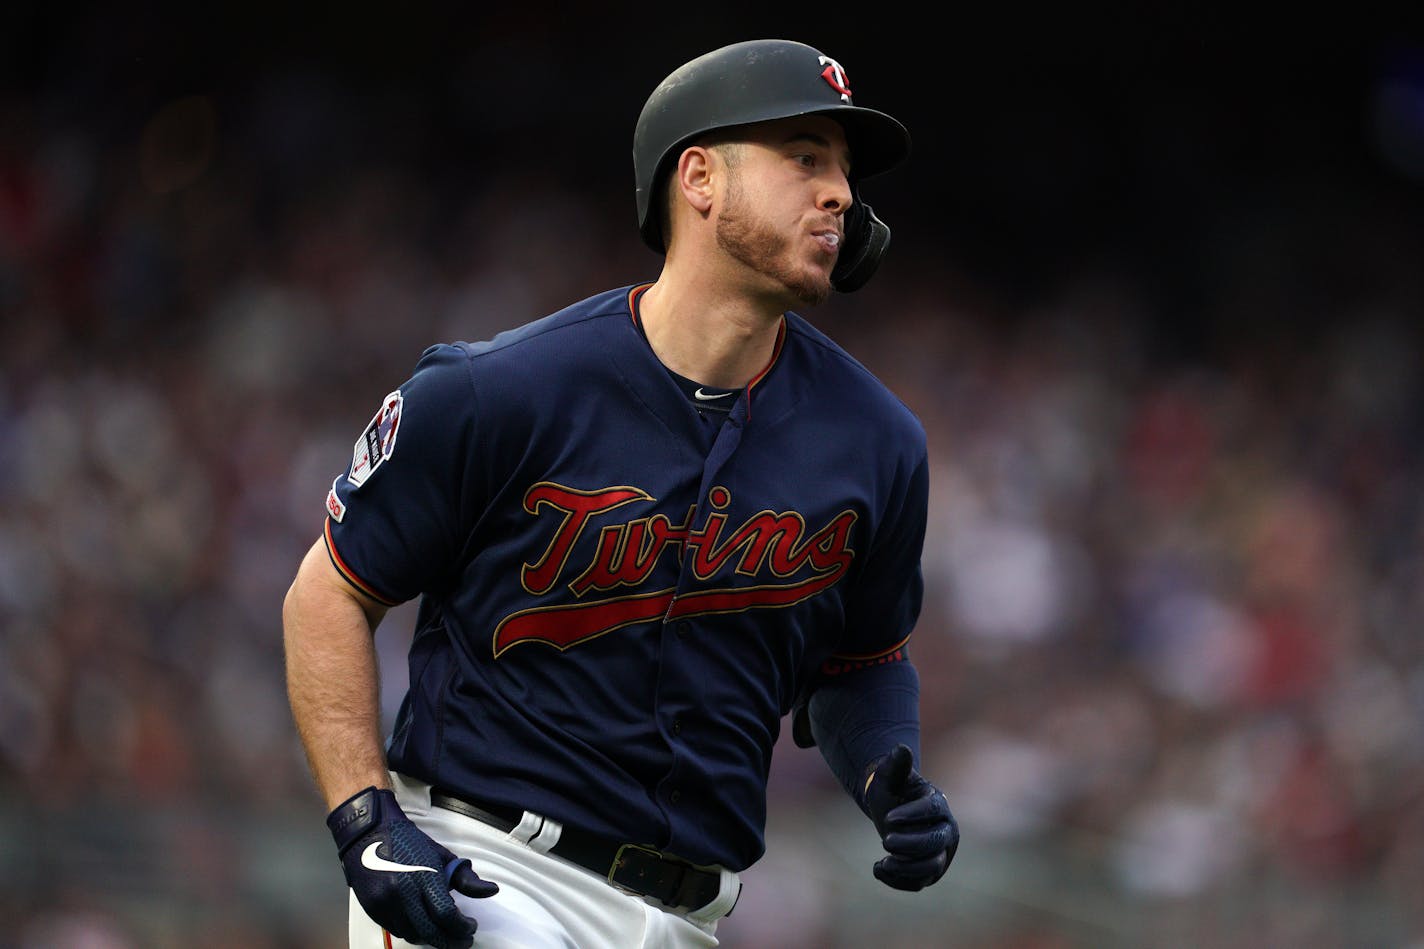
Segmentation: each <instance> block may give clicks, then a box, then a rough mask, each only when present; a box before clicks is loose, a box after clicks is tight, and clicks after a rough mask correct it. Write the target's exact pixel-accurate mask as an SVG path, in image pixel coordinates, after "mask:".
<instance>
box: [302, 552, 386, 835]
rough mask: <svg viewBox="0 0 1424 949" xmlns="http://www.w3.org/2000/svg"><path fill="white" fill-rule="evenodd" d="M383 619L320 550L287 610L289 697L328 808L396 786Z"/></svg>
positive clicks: (308, 564)
mask: <svg viewBox="0 0 1424 949" xmlns="http://www.w3.org/2000/svg"><path fill="white" fill-rule="evenodd" d="M380 617H381V611H380V610H379V609H373V608H371V607H370V606H369V605H363V604H362V603H361V602H360V601H358V600H357V599H356V598H355V596H354V595H353V594H352V593H351V592H349V588H344V587H343V581H341V580H340V579H339V578H337V577H335V576H334V573H333V571H331V569H330V564H329V562H328V561H327V559H326V551H325V549H324V547H323V546H322V545H321V544H320V543H318V544H317V545H316V546H315V547H313V548H312V550H311V551H309V552H308V554H307V557H306V559H305V560H304V561H303V563H302V567H301V569H300V570H299V571H298V573H297V578H296V580H295V581H294V582H293V584H292V587H291V589H290V590H289V591H288V593H287V598H286V601H285V602H284V604H283V608H282V622H283V627H284V642H285V647H286V664H287V695H288V699H289V701H290V702H291V707H292V716H293V718H294V720H295V722H296V725H297V731H298V733H299V734H300V735H301V739H302V745H303V747H304V748H305V749H306V754H307V761H308V762H309V764H310V766H311V770H312V775H313V777H314V778H315V780H316V784H317V787H318V789H319V790H320V791H321V794H322V797H323V798H324V799H325V801H326V805H327V807H328V808H334V807H336V806H337V805H338V804H340V803H341V802H342V801H344V800H346V799H347V798H348V797H350V796H351V795H353V794H355V793H356V792H357V791H360V790H362V789H363V788H367V787H371V786H373V785H374V786H375V787H380V788H384V787H389V785H390V777H389V772H388V771H387V765H386V758H385V753H384V751H383V748H382V742H381V723H380V695H379V688H378V684H379V669H378V665H377V660H376V650H375V644H374V640H373V630H374V628H375V626H376V625H377V624H378V623H379V622H380Z"/></svg>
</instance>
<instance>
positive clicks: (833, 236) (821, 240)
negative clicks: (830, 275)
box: [811, 227, 841, 255]
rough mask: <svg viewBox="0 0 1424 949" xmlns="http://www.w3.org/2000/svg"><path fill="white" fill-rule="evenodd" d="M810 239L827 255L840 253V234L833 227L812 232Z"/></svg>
mask: <svg viewBox="0 0 1424 949" xmlns="http://www.w3.org/2000/svg"><path fill="white" fill-rule="evenodd" d="M811 238H812V240H814V241H815V242H816V243H817V244H818V245H820V247H821V250H823V251H825V252H826V253H827V254H833V255H834V254H836V253H838V252H839V251H840V247H841V233H840V231H838V230H836V229H835V228H833V227H830V228H822V229H821V230H816V231H812V232H811Z"/></svg>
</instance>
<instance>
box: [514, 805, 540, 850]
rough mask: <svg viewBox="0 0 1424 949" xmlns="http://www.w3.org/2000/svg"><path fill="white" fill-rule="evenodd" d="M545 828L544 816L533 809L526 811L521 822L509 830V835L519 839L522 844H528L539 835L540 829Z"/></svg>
mask: <svg viewBox="0 0 1424 949" xmlns="http://www.w3.org/2000/svg"><path fill="white" fill-rule="evenodd" d="M543 828H544V818H542V817H540V816H539V815H538V814H535V813H533V812H532V811H525V812H524V816H523V817H522V818H520V820H519V823H518V824H517V825H515V828H514V829H513V830H511V831H510V832H509V836H511V837H513V838H514V839H515V840H517V841H519V842H520V843H521V844H528V843H529V841H530V840H532V839H533V838H535V837H537V836H538V835H539V831H541V830H543Z"/></svg>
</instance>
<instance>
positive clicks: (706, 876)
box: [430, 790, 740, 916]
mask: <svg viewBox="0 0 1424 949" xmlns="http://www.w3.org/2000/svg"><path fill="white" fill-rule="evenodd" d="M430 803H431V804H432V805H434V806H435V807H441V808H444V809H445V810H447V811H454V812H455V813H457V814H464V815H465V816H466V817H473V818H474V819H475V820H477V821H481V822H482V823H485V824H489V825H490V826H491V827H497V828H499V829H500V830H502V831H504V832H505V833H509V832H510V831H511V830H513V829H514V828H515V827H517V826H518V825H519V822H520V821H521V820H523V818H524V812H523V811H522V810H516V809H514V808H507V807H502V806H499V805H495V804H480V805H478V806H477V805H475V804H471V803H470V802H469V801H466V800H464V799H462V798H458V797H456V796H455V795H453V794H451V793H449V792H448V791H441V790H432V791H431V792H430ZM549 853H552V854H555V855H556V856H559V857H562V858H564V859H565V860H568V861H570V862H572V863H576V864H578V865H579V866H581V867H583V868H585V869H587V870H592V871H593V872H594V873H596V874H598V875H599V876H601V877H603V878H605V879H606V880H608V882H609V883H612V884H613V885H614V886H617V887H620V888H621V889H625V890H630V891H632V892H634V893H637V894H639V895H640V896H651V897H653V898H654V899H657V900H660V901H661V902H663V903H664V904H665V905H667V906H674V907H686V908H688V909H689V910H699V909H701V908H702V907H704V906H706V905H707V904H708V903H711V902H712V901H713V900H715V899H716V898H717V894H718V893H720V892H721V889H722V876H721V874H720V873H719V872H718V871H716V870H704V869H701V868H699V867H696V866H694V865H692V864H690V863H688V862H687V861H685V860H679V859H678V858H676V857H671V856H668V855H667V854H664V853H660V852H659V851H657V850H654V849H653V848H651V847H644V846H641V845H639V844H624V843H618V842H617V841H613V840H609V839H608V838H606V837H600V836H598V835H596V834H590V833H587V832H585V831H582V830H579V829H578V828H577V827H569V826H565V827H564V828H563V829H562V830H561V831H560V833H559V841H558V843H556V844H554V846H553V847H552V848H550V850H549ZM496 882H498V881H496ZM739 895H740V894H739ZM725 915H727V916H730V915H731V910H728V911H727V913H726V914H725Z"/></svg>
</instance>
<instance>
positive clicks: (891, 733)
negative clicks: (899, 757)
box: [809, 662, 920, 809]
mask: <svg viewBox="0 0 1424 949" xmlns="http://www.w3.org/2000/svg"><path fill="white" fill-rule="evenodd" d="M809 713H810V724H811V731H812V733H813V734H814V735H815V738H816V744H817V746H818V747H819V748H820V750H821V756H822V757H823V758H825V759H826V763H827V764H828V765H830V767H831V771H832V772H833V773H834V774H835V775H836V777H837V778H838V779H840V782H841V784H842V786H844V787H845V789H846V791H847V792H848V793H849V794H850V795H851V797H852V798H853V799H854V800H855V802H856V803H857V804H858V805H860V807H861V808H862V809H863V808H864V807H865V780H866V778H867V777H868V776H869V774H870V770H871V769H872V768H873V767H874V766H875V764H876V763H877V761H878V759H879V758H880V757H881V756H882V755H885V754H887V753H889V752H890V751H891V749H893V748H894V747H895V746H896V745H897V744H900V743H904V744H905V745H907V746H908V747H909V748H910V750H911V752H912V754H913V755H914V757H915V758H918V757H919V747H920V719H919V674H918V672H917V671H916V670H915V667H914V666H913V665H911V664H910V663H909V662H893V663H886V664H884V665H879V666H871V667H868V668H865V669H858V670H855V671H853V672H847V673H845V674H843V675H841V676H839V677H837V678H834V679H831V680H829V681H827V682H826V683H824V684H823V685H821V687H820V688H818V689H817V690H816V692H815V693H814V694H813V695H812V696H811V702H810V707H809Z"/></svg>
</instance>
